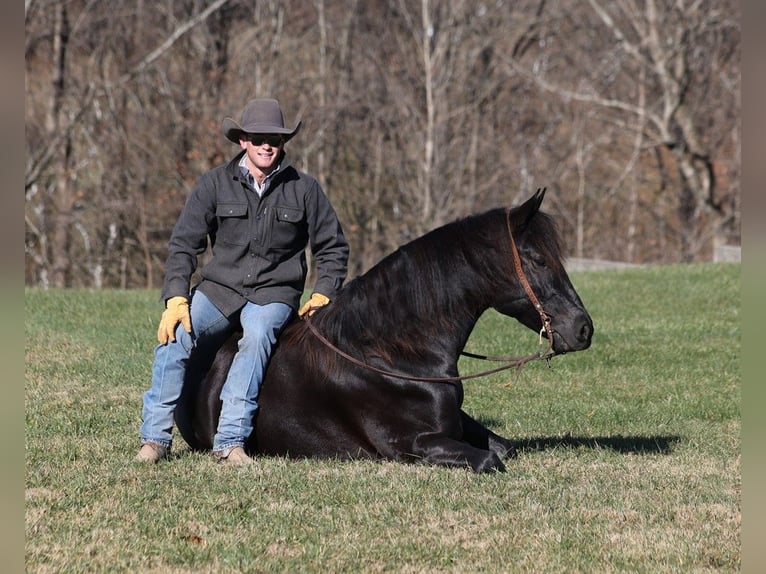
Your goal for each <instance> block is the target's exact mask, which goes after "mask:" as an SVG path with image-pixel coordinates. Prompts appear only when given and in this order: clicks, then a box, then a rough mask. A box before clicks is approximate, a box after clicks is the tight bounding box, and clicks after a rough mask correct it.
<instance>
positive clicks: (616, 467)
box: [25, 264, 741, 573]
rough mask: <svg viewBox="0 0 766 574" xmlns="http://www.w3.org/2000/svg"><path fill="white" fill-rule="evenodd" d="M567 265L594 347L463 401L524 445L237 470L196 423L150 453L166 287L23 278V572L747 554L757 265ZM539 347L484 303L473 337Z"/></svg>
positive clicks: (544, 567)
mask: <svg viewBox="0 0 766 574" xmlns="http://www.w3.org/2000/svg"><path fill="white" fill-rule="evenodd" d="M572 279H573V282H574V283H575V286H576V287H577V289H578V291H579V293H580V295H581V296H582V299H583V301H584V302H585V304H586V306H587V307H588V309H589V311H590V312H591V315H592V317H593V320H594V323H595V336H594V339H593V346H592V348H591V349H589V350H588V351H585V352H582V353H576V354H572V355H566V356H563V357H556V358H554V360H553V362H552V368H550V369H548V368H547V367H546V365H545V363H542V362H539V363H532V364H529V365H527V366H526V367H525V368H524V369H523V370H522V371H521V372H515V371H510V372H508V371H507V372H504V373H499V374H496V375H492V376H489V377H486V378H481V379H477V380H471V381H467V382H466V383H465V388H466V402H465V408H466V410H467V411H468V412H469V413H471V414H472V415H474V416H475V417H476V418H478V419H479V420H482V421H483V422H484V423H485V424H487V425H489V426H490V427H491V428H492V429H493V430H495V431H496V432H499V433H500V434H503V435H505V436H508V437H510V438H513V439H515V440H516V441H518V445H519V447H520V454H519V458H518V459H517V460H515V461H511V462H509V463H508V471H507V472H506V473H505V474H493V475H481V476H477V475H474V474H472V473H470V472H468V471H464V470H455V469H452V470H449V469H442V468H434V467H425V466H406V465H401V464H395V463H388V462H386V463H374V462H337V461H306V460H297V461H295V460H286V459H282V458H264V459H260V460H259V462H258V464H257V465H256V467H255V469H253V468H240V469H237V468H226V467H221V466H219V465H216V464H215V463H214V462H213V461H212V460H211V457H209V456H206V455H202V454H194V453H191V452H190V451H189V450H188V449H186V448H185V445H184V444H183V441H182V440H181V439H178V440H177V446H176V448H175V455H174V456H173V457H172V458H171V459H170V460H168V461H166V462H164V463H163V464H159V465H156V466H154V467H150V468H147V467H143V466H137V465H136V464H134V463H132V458H133V456H134V454H135V452H136V449H137V446H138V437H137V434H138V427H139V425H140V411H141V394H142V393H143V392H144V390H146V388H147V386H148V384H149V377H150V371H151V358H152V348H153V344H154V343H153V339H154V333H155V329H156V323H157V320H158V318H159V313H160V308H159V304H158V302H157V295H156V293H154V292H152V293H149V292H141V291H130V292H122V291H99V292H94V291H47V292H44V291H39V290H27V291H26V435H25V444H26V467H25V480H26V496H25V500H26V506H25V515H26V520H25V533H26V542H25V545H26V547H25V558H26V567H27V571H29V572H241V571H245V572H360V571H363V572H535V573H537V572H546V573H553V572H562V573H564V572H646V573H656V572H691V571H694V572H737V571H739V568H740V550H739V549H740V544H739V542H740V527H741V525H740V498H741V496H740V488H741V472H740V466H741V458H740V450H741V449H740V427H741V424H740V421H741V416H740V375H739V360H740V326H739V325H740V316H739V315H740V266H739V265H717V264H704V265H691V266H668V267H656V268H642V269H635V270H629V271H607V272H589V273H579V274H574V275H573V277H572ZM537 344H538V341H537V335H536V334H535V333H532V332H531V331H528V330H525V329H523V328H522V327H521V326H520V325H518V324H516V323H515V322H514V321H512V320H508V319H507V318H503V317H501V316H499V315H497V314H496V313H494V312H488V313H487V314H485V316H484V317H482V319H481V321H480V322H479V325H478V326H477V329H476V331H475V332H474V335H473V336H472V338H471V340H470V342H469V346H468V350H471V351H474V352H479V353H485V354H490V355H518V354H528V353H529V352H531V351H533V350H534V349H535V348H536V347H537ZM486 368H487V363H482V362H480V361H476V360H473V359H463V362H462V363H461V369H462V372H463V373H465V374H467V373H471V372H475V371H480V370H482V369H486ZM392 407H393V408H395V405H392Z"/></svg>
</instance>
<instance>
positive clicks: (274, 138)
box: [247, 134, 284, 147]
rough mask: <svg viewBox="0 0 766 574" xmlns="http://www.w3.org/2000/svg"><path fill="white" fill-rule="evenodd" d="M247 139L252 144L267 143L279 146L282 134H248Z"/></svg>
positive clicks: (282, 141) (282, 140)
mask: <svg viewBox="0 0 766 574" xmlns="http://www.w3.org/2000/svg"><path fill="white" fill-rule="evenodd" d="M247 139H248V140H249V141H250V143H252V144H253V145H263V144H265V143H267V144H269V145H270V146H271V147H280V146H281V145H282V144H283V143H284V139H282V136H280V135H277V134H248V136H247Z"/></svg>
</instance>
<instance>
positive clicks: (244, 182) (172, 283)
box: [136, 99, 348, 464]
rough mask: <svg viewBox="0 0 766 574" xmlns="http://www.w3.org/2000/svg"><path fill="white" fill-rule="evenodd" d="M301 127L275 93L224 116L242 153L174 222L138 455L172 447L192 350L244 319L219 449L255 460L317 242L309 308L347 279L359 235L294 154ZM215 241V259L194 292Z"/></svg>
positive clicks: (225, 393) (147, 458) (212, 174)
mask: <svg viewBox="0 0 766 574" xmlns="http://www.w3.org/2000/svg"><path fill="white" fill-rule="evenodd" d="M300 127H301V122H298V124H297V125H296V126H295V128H293V129H292V130H291V129H289V128H286V127H285V124H284V118H283V115H282V110H281V108H280V106H279V103H278V102H277V101H276V100H273V99H255V100H252V101H250V102H249V103H248V104H247V106H246V107H245V109H244V111H243V113H242V122H241V124H239V123H237V122H236V121H235V120H233V119H231V118H226V119H225V120H224V121H223V132H224V135H225V136H226V138H227V139H228V140H229V141H231V142H233V143H236V144H238V145H239V146H240V148H241V149H242V151H240V152H239V153H238V154H237V155H236V157H234V159H232V160H231V161H230V162H229V163H228V164H225V165H221V166H218V167H216V168H214V169H212V170H210V171H208V172H207V173H205V174H203V175H202V177H201V178H200V179H199V181H198V182H197V183H196V185H195V186H194V188H193V189H192V191H191V194H190V195H189V198H188V199H187V201H186V205H185V206H184V208H183V211H182V212H181V215H180V217H179V219H178V221H177V223H176V225H175V227H174V229H173V233H172V236H171V238H170V243H169V254H168V258H167V263H166V270H165V281H164V285H163V289H162V298H163V299H164V301H165V305H166V309H165V312H164V313H163V314H162V319H161V321H160V326H159V330H158V333H157V338H158V340H159V343H160V344H159V345H158V346H157V347H156V349H155V356H154V366H153V370H152V385H151V388H150V389H149V390H148V391H147V392H146V393H145V394H144V396H143V424H142V425H141V449H140V451H139V453H138V455H137V457H136V460H138V461H141V462H147V463H154V462H157V461H159V460H161V459H163V458H165V457H166V456H167V455H168V453H169V452H170V448H171V445H172V427H173V411H174V409H175V406H176V404H177V402H178V399H179V397H180V395H181V389H182V387H183V382H184V372H185V369H186V365H187V364H188V359H189V355H190V353H191V351H192V348H193V347H201V348H204V349H206V350H207V352H214V351H215V349H216V348H217V347H218V346H220V344H221V343H222V342H223V341H224V340H225V339H226V338H227V337H228V336H229V335H230V334H231V332H232V331H233V330H234V329H235V328H236V327H237V325H239V324H241V328H242V330H243V335H242V339H241V340H240V342H239V350H238V352H237V354H236V356H235V357H234V361H233V363H232V365H231V368H230V370H229V374H228V378H227V380H226V383H225V385H224V387H223V389H222V391H221V401H222V407H221V416H220V421H219V423H218V428H217V432H216V434H215V437H214V441H213V454H214V455H215V456H216V457H217V458H218V459H219V460H220V461H222V462H227V463H230V464H248V463H250V462H252V459H251V458H250V457H249V456H248V455H247V453H246V452H245V450H244V448H243V447H244V444H245V443H246V441H247V439H248V437H249V435H250V433H251V432H252V431H253V417H254V416H255V414H256V411H257V409H258V404H257V396H258V390H259V388H260V385H261V382H262V380H263V376H264V373H265V372H266V366H267V364H268V361H269V357H270V355H271V351H272V349H273V346H274V344H275V342H276V340H277V336H278V335H279V333H280V331H281V330H282V328H283V327H284V326H285V324H286V323H287V322H288V321H289V320H290V318H291V317H292V316H293V313H294V312H295V309H297V308H298V305H299V304H300V297H301V294H302V292H303V289H304V286H305V280H306V273H307V264H306V255H305V249H306V247H307V246H310V248H311V251H312V254H313V256H314V261H315V262H316V273H317V279H316V283H315V285H314V290H313V293H312V295H311V299H310V300H309V301H307V302H306V304H305V305H304V306H303V307H301V309H300V310H299V311H298V313H299V315H300V316H303V315H305V314H306V313H308V314H311V313H313V311H314V310H315V309H316V308H317V307H320V306H322V305H326V304H327V303H329V302H330V300H331V299H332V298H333V297H334V295H335V293H336V292H337V291H338V290H339V289H340V288H341V286H342V284H343V281H344V280H345V277H346V271H347V262H348V243H347V242H346V239H345V237H344V235H343V231H342V229H341V226H340V223H339V221H338V218H337V216H336V214H335V211H334V210H333V208H332V206H331V205H330V202H329V201H328V199H327V197H326V196H325V194H324V192H323V191H322V188H321V187H320V185H319V183H318V182H317V181H316V179H314V178H313V177H311V176H310V175H308V174H305V173H302V172H300V171H298V170H297V169H295V168H294V167H292V166H291V165H290V163H289V162H288V161H287V159H286V155H285V144H286V143H287V142H288V141H289V140H290V139H292V138H293V137H294V136H295V135H296V134H297V133H298V130H299V129H300ZM208 239H209V241H210V244H211V246H212V253H213V255H212V259H211V260H210V261H209V262H208V263H207V264H206V265H204V267H203V268H202V269H201V271H200V276H201V279H200V282H199V283H198V284H197V285H196V286H195V287H194V288H193V289H190V287H191V278H192V274H193V273H194V272H195V271H197V258H198V256H199V255H200V254H202V253H203V252H204V251H205V250H206V248H207V245H208Z"/></svg>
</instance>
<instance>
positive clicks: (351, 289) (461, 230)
mask: <svg viewBox="0 0 766 574" xmlns="http://www.w3.org/2000/svg"><path fill="white" fill-rule="evenodd" d="M506 217H508V214H507V211H506V210H505V209H503V208H495V209H491V210H489V211H486V212H484V213H481V214H478V215H471V216H468V217H464V218H461V219H457V220H455V221H453V222H451V223H448V224H446V225H443V226H441V227H439V228H436V229H434V230H432V231H430V232H428V233H426V234H425V235H422V236H421V237H418V238H416V239H414V240H412V241H410V242H409V243H407V244H405V245H403V246H401V247H399V248H398V249H397V250H395V251H394V252H392V253H390V254H389V255H387V256H386V257H384V258H383V259H381V260H380V261H379V262H378V263H377V264H376V265H375V266H373V267H372V268H370V269H369V270H368V271H367V272H366V273H364V274H362V275H360V276H358V277H356V278H354V279H353V280H352V281H350V282H348V283H347V284H346V285H345V286H344V287H343V289H342V290H341V291H340V292H339V293H338V294H337V295H336V297H335V298H334V300H333V303H332V304H331V305H329V306H328V307H326V308H323V309H321V310H320V311H319V312H317V313H316V314H315V315H314V316H313V317H312V319H311V320H312V321H313V323H314V324H315V325H316V326H317V328H318V329H320V331H321V332H322V333H323V334H324V336H325V337H327V338H328V339H330V340H331V341H334V342H335V344H336V345H338V346H339V347H340V348H342V349H344V350H345V351H346V352H349V353H351V354H353V355H354V356H357V357H359V358H360V359H363V360H367V359H370V358H374V357H377V358H381V359H383V360H384V361H390V360H391V358H392V357H398V358H400V359H404V360H407V361H415V360H417V359H422V357H423V354H424V353H428V352H435V351H438V350H439V349H438V345H439V341H438V340H435V339H438V337H433V338H432V337H430V336H429V334H431V335H433V334H445V333H447V334H452V335H454V336H453V337H452V339H453V340H454V338H455V337H458V338H459V337H465V338H467V336H468V334H469V333H470V330H471V329H472V328H473V325H474V323H475V320H476V319H477V318H478V316H479V315H480V314H481V312H483V311H484V310H485V309H486V308H488V307H489V306H490V301H491V299H492V297H493V295H494V293H496V292H497V290H498V289H501V288H502V286H503V285H507V284H508V282H509V278H515V275H514V272H513V263H512V261H511V257H512V256H511V248H510V240H509V237H508V227H507V225H508V224H507V223H506ZM509 221H510V224H511V227H512V229H513V230H514V238H515V240H516V243H517V246H518V247H519V249H520V251H522V252H523V251H524V248H525V246H531V247H533V248H534V250H535V252H536V253H537V254H538V256H540V257H543V258H544V259H545V261H546V264H547V265H550V266H553V267H554V268H555V267H557V266H561V265H562V264H561V247H560V242H559V237H558V232H557V230H556V226H555V224H554V222H553V220H552V219H551V218H550V217H549V216H547V215H546V214H544V213H542V212H539V211H538V212H536V213H535V214H534V215H533V216H532V217H531V218H530V219H529V220H528V221H520V220H519V217H518V214H516V212H515V210H511V213H510V219H509ZM519 228H523V229H521V230H520V231H517V230H518V229H519ZM517 233H518V237H517ZM522 257H523V255H522ZM513 280H515V279H513ZM298 323H299V324H300V323H302V322H298ZM289 331H290V332H289V333H288V332H286V333H285V335H289V336H290V337H300V338H303V337H307V336H308V337H311V335H307V329H306V328H305V325H299V326H297V327H296V328H295V330H292V329H291V330H289ZM442 339H444V337H442ZM447 339H449V337H447ZM434 346H436V347H437V348H435V347H434Z"/></svg>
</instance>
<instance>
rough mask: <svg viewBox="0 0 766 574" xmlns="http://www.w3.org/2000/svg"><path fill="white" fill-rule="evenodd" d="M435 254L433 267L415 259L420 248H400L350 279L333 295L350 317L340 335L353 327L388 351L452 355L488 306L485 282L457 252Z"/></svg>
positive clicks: (349, 336) (351, 336)
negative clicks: (340, 293)
mask: <svg viewBox="0 0 766 574" xmlns="http://www.w3.org/2000/svg"><path fill="white" fill-rule="evenodd" d="M439 257H440V260H439V263H440V264H439V265H438V266H432V267H428V268H424V266H423V265H419V264H418V261H419V260H422V258H423V253H421V252H420V251H417V250H413V251H412V252H410V251H409V250H407V249H400V250H398V251H397V252H396V253H395V254H393V256H390V257H389V258H387V260H384V264H383V265H380V266H378V267H376V268H373V269H371V270H370V271H369V272H368V273H367V274H365V275H364V276H362V277H360V278H358V279H357V280H356V281H354V282H353V283H352V284H350V285H349V286H348V287H347V289H346V290H344V291H347V293H344V294H343V295H344V297H343V298H339V299H338V307H345V308H344V312H345V314H346V315H347V316H349V315H350V316H354V317H355V318H356V320H354V321H352V322H351V324H354V325H355V328H353V329H350V330H347V331H346V333H345V335H346V336H345V338H346V339H347V340H353V339H354V338H355V335H354V332H356V337H358V338H361V339H364V340H370V339H372V340H376V341H377V343H376V344H377V345H379V346H380V347H381V348H382V347H384V346H388V347H390V349H391V350H392V351H391V352H392V353H394V352H398V351H401V350H402V349H403V348H405V347H406V348H407V349H408V350H410V351H411V353H412V354H417V353H426V352H427V351H433V350H434V349H437V348H438V349H440V350H441V351H442V352H443V353H445V354H448V355H455V356H457V355H458V354H459V352H460V351H461V350H462V349H463V346H464V345H465V343H466V341H467V340H468V337H469V335H470V334H471V331H472V330H473V328H474V326H475V324H476V322H477V321H478V319H479V317H480V316H481V314H482V313H483V312H484V311H485V310H486V309H487V308H488V306H489V305H488V304H487V296H486V295H485V294H483V293H482V290H486V289H487V287H486V283H487V282H486V279H485V278H484V277H482V276H481V274H480V273H479V272H478V271H477V270H476V269H474V268H473V266H471V265H470V264H469V262H468V261H467V260H466V259H465V258H464V257H462V256H460V254H457V253H451V254H440V255H439ZM362 318H364V319H362ZM347 325H348V323H347Z"/></svg>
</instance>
